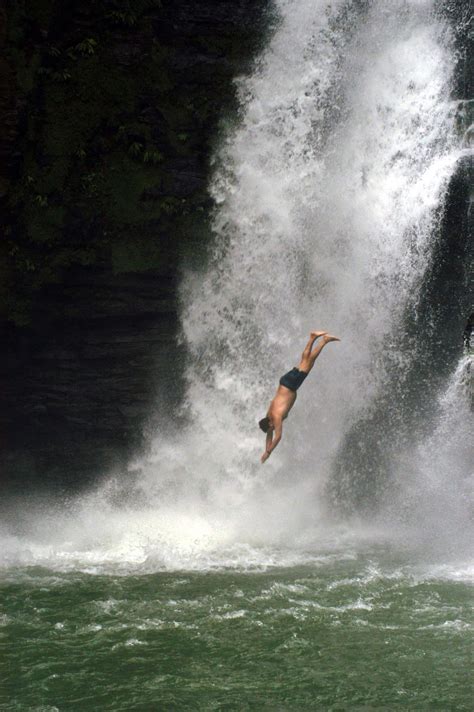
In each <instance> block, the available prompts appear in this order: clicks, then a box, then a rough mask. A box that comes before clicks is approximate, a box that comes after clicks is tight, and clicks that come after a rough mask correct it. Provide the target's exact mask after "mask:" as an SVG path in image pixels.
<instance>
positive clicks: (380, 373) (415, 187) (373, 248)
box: [7, 0, 468, 568]
mask: <svg viewBox="0 0 474 712" xmlns="http://www.w3.org/2000/svg"><path fill="white" fill-rule="evenodd" d="M276 6H277V10H278V13H279V21H278V23H277V26H276V29H275V31H274V34H273V36H272V38H271V40H270V41H269V44H268V47H267V48H266V49H265V51H264V52H263V54H262V56H261V57H260V58H259V59H258V61H257V63H256V66H255V69H254V72H253V74H252V75H251V76H248V77H244V78H241V79H240V80H239V81H238V92H239V97H240V103H241V117H240V119H239V122H238V125H237V126H236V127H234V128H233V129H231V130H226V132H225V133H224V135H223V136H222V141H221V146H220V148H219V150H218V151H217V152H216V154H215V156H214V177H213V180H212V184H211V193H212V195H213V198H214V200H215V203H216V209H215V212H214V216H213V233H214V243H213V247H212V249H211V252H210V256H209V260H208V263H207V265H206V268H205V269H202V270H200V271H198V272H191V271H190V272H189V273H188V274H187V275H186V276H185V279H184V281H183V285H182V292H181V297H182V334H183V339H184V342H185V344H186V346H187V349H188V352H189V359H188V367H187V374H186V381H187V396H186V401H185V403H184V406H183V412H184V414H185V416H186V420H187V425H186V426H185V427H183V428H181V429H180V430H179V431H177V432H175V433H174V434H173V433H172V434H171V435H169V436H167V438H166V441H165V442H164V441H163V436H162V435H160V437H158V438H157V441H156V444H155V445H154V448H153V454H152V456H151V457H148V458H147V459H146V461H143V462H140V463H139V464H138V465H137V468H138V469H139V471H140V474H139V476H138V479H137V482H136V491H135V493H134V496H133V497H132V495H131V494H130V496H129V499H128V504H127V507H126V508H124V507H117V505H116V504H114V496H113V491H114V488H113V486H110V488H109V489H107V490H104V491H102V492H101V493H99V494H97V493H95V494H93V495H90V496H89V497H88V498H86V499H82V500H81V503H77V502H76V503H74V504H73V507H72V511H70V512H69V513H67V514H61V513H58V512H55V513H54V520H55V532H54V533H53V534H51V533H49V532H50V526H49V525H48V523H47V522H46V521H45V520H44V518H43V519H42V520H41V521H42V524H40V523H39V522H37V524H36V527H37V528H36V535H35V540H34V542H32V541H31V540H30V541H29V555H31V556H32V557H33V558H35V557H36V558H35V560H38V559H41V557H44V558H45V559H48V560H51V559H53V558H54V560H55V561H56V562H57V561H60V562H61V563H62V564H63V565H66V564H67V563H68V562H69V563H71V564H72V563H74V562H77V561H81V562H83V563H84V562H86V564H87V565H88V566H95V565H97V564H101V565H102V564H103V563H104V562H108V563H110V562H112V563H113V562H115V563H124V564H127V565H128V564H129V563H130V562H132V563H133V562H135V563H137V564H140V565H142V564H143V562H147V563H148V564H149V565H150V566H152V567H153V566H154V567H174V568H176V567H178V568H179V567H184V568H185V567H192V568H193V567H197V568H202V567H205V566H212V565H246V566H252V565H253V564H254V563H255V564H265V563H283V564H284V563H287V564H289V563H294V562H295V561H300V560H306V559H305V557H306V558H308V557H310V558H311V556H317V553H315V551H316V549H317V548H318V547H319V548H324V549H325V550H327V549H328V548H331V547H332V545H333V544H332V543H331V542H333V541H334V536H336V538H337V537H340V536H347V537H349V538H350V536H352V534H351V532H352V531H353V529H351V528H348V525H344V524H342V525H341V527H342V529H341V528H339V529H338V530H337V532H339V533H338V534H337V535H336V534H334V532H335V531H336V530H335V529H334V528H333V527H332V520H333V515H332V513H331V511H332V510H331V507H328V506H327V505H325V502H326V499H325V497H324V492H325V487H326V485H327V483H328V482H329V481H330V480H331V477H332V475H333V472H334V466H335V463H336V461H337V458H338V455H339V453H340V450H341V447H342V444H343V441H344V437H345V436H346V434H347V433H348V432H349V431H350V429H351V428H352V427H353V426H354V424H355V423H357V422H358V420H359V419H361V418H362V417H364V415H365V414H366V413H367V412H369V411H370V408H371V406H372V404H373V403H374V401H375V399H376V398H377V397H378V395H379V394H380V392H381V390H382V389H383V388H384V385H385V384H386V383H387V379H388V378H390V377H393V373H394V370H395V369H396V370H397V371H398V372H399V373H400V378H401V379H403V374H404V373H405V372H406V371H407V369H408V368H409V367H411V366H412V365H413V360H414V359H416V348H414V349H413V350H412V351H410V349H405V350H403V351H402V350H401V349H400V348H398V344H399V338H398V334H399V332H400V330H401V329H403V318H404V315H405V313H406V311H407V310H409V309H411V310H413V309H416V304H417V300H418V295H419V290H420V286H421V284H422V280H423V277H424V274H425V272H426V270H427V268H428V267H429V265H430V259H431V255H432V251H433V247H434V245H435V243H436V240H437V238H438V226H439V221H440V217H441V214H442V209H443V201H444V199H445V196H446V191H447V187H448V183H449V180H450V178H451V177H452V176H453V174H454V172H455V170H456V164H457V161H458V160H459V157H460V155H461V146H460V139H459V137H458V135H457V133H456V129H455V113H456V105H455V103H453V102H452V101H451V99H450V93H451V88H452V81H453V72H454V68H455V63H456V57H455V52H454V49H453V43H452V37H451V33H450V30H449V27H448V26H447V24H446V22H445V21H444V20H443V19H442V17H440V16H439V15H438V14H436V12H435V2H431V1H429V0H392V1H391V2H389V3H387V2H385V0H374V2H371V3H365V2H358V1H356V0H354V1H353V2H348V1H347V0H332V2H327V0H324V1H323V0H299V1H296V0H278V1H277V2H276ZM313 328H325V329H327V330H330V331H331V332H332V333H335V334H337V335H339V336H341V338H342V341H341V343H339V344H330V345H328V346H327V347H326V349H325V350H324V352H323V353H322V355H321V357H320V359H319V360H318V362H317V363H316V366H315V369H314V371H313V372H312V373H311V376H310V377H309V378H308V379H307V381H306V382H305V384H304V386H303V388H302V389H301V390H300V391H299V394H298V401H297V404H296V406H295V408H294V410H293V411H292V413H291V417H290V418H289V420H288V421H287V424H286V425H285V427H284V438H283V441H282V444H281V445H280V446H279V448H278V449H277V450H276V451H275V453H274V454H273V455H272V458H271V459H270V461H269V462H268V463H267V464H265V466H263V467H262V466H261V465H260V463H259V456H260V454H261V452H262V451H263V444H264V438H263V436H262V434H261V433H260V431H259V430H258V428H257V421H258V420H259V418H261V417H263V415H264V414H265V409H266V407H267V406H268V402H269V400H270V398H271V397H272V395H273V391H274V389H275V387H276V384H277V382H278V378H279V377H280V376H281V375H282V374H283V373H284V372H285V371H287V370H289V369H290V368H291V367H292V366H294V365H295V364H296V363H297V359H298V357H299V355H300V352H301V350H302V348H303V346H304V343H305V341H306V340H307V336H308V333H309V331H310V330H311V329H313ZM453 378H454V375H453ZM447 388H448V389H449V386H447ZM457 396H459V398H460V399H461V400H462V399H463V398H465V394H464V391H462V388H460V389H459V388H458V390H457ZM442 397H443V396H442V394H441V395H440V398H442ZM390 407H391V408H394V409H396V408H397V407H398V406H397V403H396V402H394V403H392V404H391V405H390ZM448 410H449V409H448ZM452 411H453V412H452V413H451V411H450V413H451V415H453V417H452V418H451V415H450V414H449V413H448V415H446V411H444V415H443V424H442V426H440V425H439V424H438V425H437V424H436V422H434V424H433V434H432V438H436V437H442V438H443V439H444V440H446V438H448V439H449V437H450V435H449V434H446V428H448V429H449V428H450V427H453V428H456V427H458V425H459V418H458V417H454V416H455V412H454V411H456V409H455V408H454V410H453V409H452ZM450 418H451V420H449V419H450ZM451 421H452V424H451V425H450V423H451ZM440 428H444V429H445V430H444V431H443V432H442V433H441V434H440V432H441V431H440ZM168 430H169V428H168ZM367 437H368V446H369V445H370V434H369V435H368V436H367ZM433 442H434V441H433ZM432 446H433V443H432ZM427 447H428V445H426V443H425V444H423V443H422V442H420V443H418V444H414V449H413V458H415V461H413V458H412V459H411V460H410V473H411V474H410V477H408V476H407V474H406V473H407V464H406V462H404V461H402V460H400V461H399V462H396V463H393V464H394V467H393V472H394V473H395V475H396V479H397V483H398V484H397V490H396V492H397V494H396V499H397V502H398V504H397V510H396V511H395V510H394V508H393V507H392V510H391V519H390V521H391V522H392V525H393V528H394V529H397V527H399V520H398V519H397V512H399V511H401V510H403V522H404V524H407V522H408V524H409V525H410V526H411V525H412V524H413V522H414V520H416V513H415V512H413V511H411V510H410V507H404V506H403V502H404V493H407V492H409V493H411V494H410V496H412V495H413V492H414V491H415V490H417V488H419V487H421V486H422V483H423V482H424V483H425V484H426V481H425V479H426V477H427V474H426V473H427V471H428V470H429V466H428V464H427V459H428V455H427V451H426V448H427ZM459 458H460V459H459V461H458V464H457V465H456V468H455V470H456V471H455V473H454V474H453V473H452V472H451V473H449V472H447V471H445V470H444V469H442V470H441V471H439V472H437V473H436V474H435V475H433V477H434V478H435V479H433V480H431V485H430V487H428V488H427V489H426V488H425V492H426V491H428V494H427V495H426V496H427V497H432V501H433V502H434V501H435V500H436V502H438V503H441V502H442V500H443V492H444V488H445V484H444V481H445V479H446V478H449V477H451V478H452V477H454V478H456V488H455V491H454V492H455V493H454V494H453V498H452V500H451V502H450V507H451V510H452V511H451V515H450V516H451V519H452V521H453V522H454V521H455V520H456V517H457V516H458V513H459V511H460V508H461V509H462V512H463V517H464V519H465V520H466V522H467V520H468V517H467V513H466V506H465V501H466V500H465V489H464V478H465V464H466V463H465V460H467V459H468V458H467V457H466V455H465V450H463V451H462V454H460V456H459ZM463 458H464V459H463ZM443 462H444V463H445V464H444V465H443V467H449V465H448V463H449V457H446V458H445V460H444V461H443ZM420 473H421V474H420ZM420 478H421V479H420ZM424 478H425V479H424ZM400 483H401V484H400ZM404 483H406V486H405V484H404ZM420 483H421V484H420ZM417 491H418V490H417ZM398 505H400V506H398ZM437 507H438V504H433V506H431V505H429V506H428V505H427V507H426V511H427V512H428V511H430V512H436V511H437ZM411 509H413V508H411ZM426 516H428V515H426ZM360 526H361V528H362V529H363V530H364V526H363V524H361V525H360ZM91 527H92V528H91ZM331 527H332V528H331ZM86 531H87V532H88V533H87V534H84V532H86ZM341 531H345V532H346V534H344V535H343V534H341ZM91 532H92V533H91ZM331 532H333V534H334V536H333V534H331ZM60 537H61V543H60ZM8 541H9V544H8V546H7V549H8V550H9V551H10V552H11V556H13V557H15V556H18V550H19V547H20V544H19V542H21V541H23V539H22V537H21V536H19V535H18V536H17V535H15V536H13V535H11V536H10V539H9V540H8ZM64 541H66V542H67V544H64V543H62V542H64ZM338 541H339V539H338ZM315 542H317V544H316V543H315ZM315 547H316V549H315ZM12 552H14V553H12ZM311 552H312V553H311Z"/></svg>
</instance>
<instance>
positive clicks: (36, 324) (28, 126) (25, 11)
mask: <svg viewBox="0 0 474 712" xmlns="http://www.w3.org/2000/svg"><path fill="white" fill-rule="evenodd" d="M267 4H268V3H267V2H265V1H264V0H258V1H257V2H256V1H255V0H222V2H220V3H212V2H209V0H193V2H189V1H188V2H186V1H185V0H175V1H174V2H171V1H169V0H135V1H134V2H127V1H125V0H99V1H97V2H92V1H91V0H90V1H89V2H87V1H86V2H84V1H81V2H79V1H78V0H39V1H38V2H36V3H28V2H26V0H15V2H13V0H7V1H6V2H3V3H1V4H0V44H1V45H2V47H3V50H4V57H5V58H4V59H3V60H2V61H1V63H0V90H1V95H2V96H1V98H0V125H1V128H2V132H1V138H0V157H1V158H2V165H1V167H0V200H1V208H2V214H3V216H4V218H3V225H4V234H3V238H2V241H1V243H0V245H1V246H0V265H1V266H0V338H1V340H2V344H3V348H2V351H1V355H0V378H1V386H2V406H1V410H0V428H1V433H2V434H1V438H2V441H1V448H2V450H1V466H2V474H3V481H4V482H7V483H9V484H10V485H11V484H12V483H13V484H17V485H19V486H20V487H23V486H24V484H25V482H43V483H44V482H45V483H48V482H51V481H53V482H55V483H57V484H60V485H65V486H66V485H67V486H68V485H73V484H74V483H75V482H77V481H78V478H79V479H80V480H81V482H83V481H86V480H87V479H88V478H89V477H91V478H92V477H94V476H95V475H96V474H97V472H98V471H101V470H102V471H104V470H106V469H107V468H110V467H113V466H116V465H117V463H118V462H121V461H123V459H124V458H126V457H128V456H129V454H130V453H131V452H132V451H133V449H134V448H136V447H138V446H139V445H140V443H141V442H142V433H143V426H144V424H145V422H146V420H147V417H148V416H149V414H150V411H151V410H152V408H153V407H154V406H155V405H156V406H157V407H158V408H159V409H166V410H170V409H172V408H173V406H174V405H175V404H176V402H177V401H178V400H179V396H180V388H181V382H180V359H181V358H182V355H181V354H180V351H179V348H178V346H177V344H176V334H177V302H176V283H177V279H178V274H179V268H180V265H181V264H182V261H183V259H184V260H187V259H193V255H194V256H195V258H199V255H200V254H202V253H203V251H204V246H205V244H206V239H207V220H206V218H207V213H208V210H209V208H210V207H211V206H210V203H209V198H208V196H207V193H206V183H207V177H208V170H209V155H210V151H211V147H212V141H213V140H214V137H215V135H216V131H217V126H218V123H219V121H220V120H222V118H223V115H224V113H225V112H227V111H229V109H230V108H231V107H232V105H233V102H234V100H235V96H234V85H233V82H232V80H233V78H234V77H235V76H236V75H237V74H239V73H240V72H242V71H245V70H246V69H248V67H249V66H250V62H251V60H252V57H253V55H254V53H255V51H256V49H257V47H258V45H259V43H261V42H262V38H263V28H264V26H265V25H266V24H267V23H268V18H266V17H265V16H264V15H265V9H266V6H267Z"/></svg>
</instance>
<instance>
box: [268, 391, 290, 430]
mask: <svg viewBox="0 0 474 712" xmlns="http://www.w3.org/2000/svg"><path fill="white" fill-rule="evenodd" d="M296 396H297V393H296V391H292V390H290V389H289V388H287V387H286V386H281V385H280V386H278V389H277V392H276V395H275V398H274V399H273V400H272V402H271V403H270V407H269V409H268V412H267V418H268V420H269V421H270V427H271V428H274V427H275V426H274V423H275V422H276V421H278V420H285V418H287V417H288V413H289V412H290V410H291V409H292V408H293V406H294V404H295V401H296Z"/></svg>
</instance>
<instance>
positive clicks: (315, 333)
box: [301, 331, 327, 361]
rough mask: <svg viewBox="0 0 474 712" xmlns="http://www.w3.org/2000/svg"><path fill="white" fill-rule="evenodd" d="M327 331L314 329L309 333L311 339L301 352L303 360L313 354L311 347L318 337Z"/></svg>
mask: <svg viewBox="0 0 474 712" xmlns="http://www.w3.org/2000/svg"><path fill="white" fill-rule="evenodd" d="M326 333H327V332H326V331H312V332H311V333H310V335H309V341H308V343H307V344H306V346H305V347H304V351H303V353H302V354H301V360H302V361H303V360H304V359H308V358H309V357H310V355H311V349H312V348H313V344H314V342H315V341H316V339H318V338H319V337H320V336H324V334H326Z"/></svg>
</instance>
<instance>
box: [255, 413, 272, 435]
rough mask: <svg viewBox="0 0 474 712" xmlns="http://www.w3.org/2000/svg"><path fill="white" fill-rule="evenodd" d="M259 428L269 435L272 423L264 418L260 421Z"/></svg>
mask: <svg viewBox="0 0 474 712" xmlns="http://www.w3.org/2000/svg"><path fill="white" fill-rule="evenodd" d="M258 426H259V428H260V430H263V432H264V433H268V431H269V429H270V421H269V419H268V417H267V416H265V418H262V420H259V422H258Z"/></svg>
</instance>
